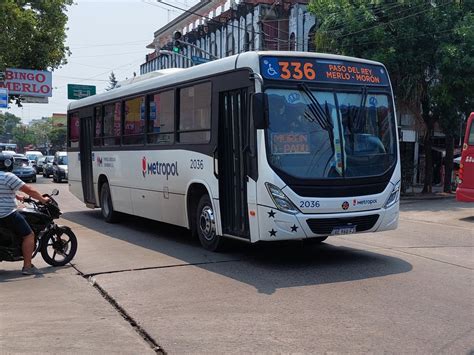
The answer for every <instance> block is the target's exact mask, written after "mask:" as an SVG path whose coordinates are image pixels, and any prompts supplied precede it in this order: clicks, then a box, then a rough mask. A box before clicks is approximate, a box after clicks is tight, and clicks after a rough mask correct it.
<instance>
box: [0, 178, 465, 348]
mask: <svg viewBox="0 0 474 355" xmlns="http://www.w3.org/2000/svg"><path fill="white" fill-rule="evenodd" d="M36 186H37V187H38V188H39V189H40V190H41V191H43V192H49V191H51V190H52V188H54V187H57V188H59V190H60V195H59V196H58V201H59V203H60V205H61V207H62V209H63V212H64V214H63V216H62V217H63V218H62V221H61V222H62V223H64V224H67V225H69V226H71V227H72V228H73V230H74V231H75V233H76V234H77V235H78V238H79V249H78V253H77V256H76V258H75V259H74V260H73V266H74V268H75V270H76V271H75V272H69V273H67V275H65V274H64V273H58V276H57V277H60V276H61V277H62V278H66V277H67V278H70V280H71V281H72V280H75V279H86V280H88V281H89V282H83V283H82V284H81V286H80V287H84V288H95V292H97V294H101V295H102V296H103V297H105V299H106V300H107V302H108V303H107V304H106V307H108V309H107V312H109V313H110V314H112V313H116V314H117V315H118V316H117V317H121V320H120V322H121V323H122V324H125V325H124V326H121V328H120V329H119V330H117V334H125V335H127V336H130V337H133V335H137V334H138V337H135V338H134V342H128V345H123V346H124V347H123V348H122V350H123V352H125V353H131V352H135V353H143V352H144V351H145V349H147V351H150V352H153V351H156V349H160V351H162V352H166V353H170V354H181V353H219V354H220V353H226V354H227V353H323V352H331V353H333V352H336V353H366V352H371V353H383V352H389V353H430V354H432V353H443V354H467V353H470V352H472V351H474V302H473V301H474V283H473V269H474V249H473V245H474V243H473V240H474V206H472V205H468V204H460V203H457V202H456V201H455V200H454V199H453V198H447V199H442V200H425V201H402V205H401V219H400V226H399V229H398V230H396V231H390V232H384V233H374V234H363V235H362V234H361V235H352V236H344V237H333V238H329V239H328V240H327V241H326V243H324V244H322V245H320V246H307V245H303V243H298V242H294V243H277V244H275V243H267V244H258V245H246V244H240V243H236V244H233V245H232V247H231V249H230V250H229V251H228V252H226V253H210V252H207V251H205V250H204V249H202V248H201V247H200V245H199V242H198V241H197V240H194V239H192V238H191V236H190V234H189V232H188V231H187V230H185V229H182V228H178V227H174V226H170V225H166V224H161V223H157V222H153V221H149V220H145V219H141V218H136V217H131V216H124V217H123V218H122V220H121V223H120V224H115V225H111V224H107V223H105V222H104V221H103V220H102V219H101V217H100V212H99V211H98V210H89V209H87V208H85V207H84V206H83V204H82V203H81V202H80V201H78V200H77V199H75V198H74V197H73V196H72V195H71V194H69V192H68V190H67V188H68V186H67V183H62V184H55V183H52V182H51V181H50V179H44V178H42V177H40V176H39V177H38V183H37V185H36ZM0 266H1V265H0ZM72 270H74V269H72ZM0 276H1V275H0ZM53 281H54V278H53V279H52V280H51V282H53ZM92 302H98V301H92ZM101 302H103V299H102V301H101ZM90 307H93V305H91V306H90ZM90 322H91V323H90V327H92V329H95V328H94V327H97V330H99V327H102V326H103V325H102V323H100V322H99V321H95V320H94V319H91V321H90ZM117 322H118V321H117ZM125 335H121V336H122V337H124V336H125ZM105 336H106V335H104V337H105ZM107 336H108V335H107ZM117 339H119V337H117ZM137 339H138V340H137ZM117 341H119V340H117ZM10 349H12V348H10ZM78 349H80V350H84V349H86V350H87V349H88V350H89V351H92V352H94V350H97V349H98V347H89V348H87V347H85V348H84V347H83V348H78Z"/></svg>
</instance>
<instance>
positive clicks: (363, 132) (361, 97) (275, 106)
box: [266, 86, 397, 179]
mask: <svg viewBox="0 0 474 355" xmlns="http://www.w3.org/2000/svg"><path fill="white" fill-rule="evenodd" d="M266 93H267V95H268V105H269V127H268V134H267V140H268V147H269V161H270V164H271V165H273V166H274V167H276V168H278V169H279V170H281V171H283V172H284V173H286V174H288V175H291V176H293V177H296V178H303V179H331V178H361V177H369V176H377V175H382V174H383V173H385V172H386V171H387V170H388V169H390V168H391V167H392V166H393V165H394V164H395V163H396V156H397V150H396V147H397V146H396V128H395V120H394V117H393V108H392V104H391V99H390V96H389V95H387V94H385V93H380V92H370V90H369V91H368V90H367V88H366V87H363V88H361V89H359V90H355V91H349V90H348V91H332V90H331V91H323V90H315V89H309V88H308V87H306V86H302V87H300V88H298V89H268V90H266Z"/></svg>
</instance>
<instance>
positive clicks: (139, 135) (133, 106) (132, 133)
mask: <svg viewBox="0 0 474 355" xmlns="http://www.w3.org/2000/svg"><path fill="white" fill-rule="evenodd" d="M144 132H145V97H144V96H140V97H136V98H133V99H130V100H126V101H125V118H124V127H123V144H143V138H144V136H143V133H144Z"/></svg>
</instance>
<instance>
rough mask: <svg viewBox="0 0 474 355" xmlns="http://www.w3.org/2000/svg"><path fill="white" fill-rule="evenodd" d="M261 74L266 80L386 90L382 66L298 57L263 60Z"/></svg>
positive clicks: (386, 81) (384, 72)
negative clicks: (337, 84) (372, 87)
mask: <svg viewBox="0 0 474 355" xmlns="http://www.w3.org/2000/svg"><path fill="white" fill-rule="evenodd" d="M260 70H261V73H262V76H263V77H264V78H265V79H273V80H291V81H311V82H321V83H343V84H352V85H353V84H356V85H376V86H388V77H387V73H386V71H385V69H384V68H383V67H381V66H377V65H372V64H365V63H357V62H348V61H337V60H326V59H324V60H323V59H313V58H297V57H262V58H261V59H260Z"/></svg>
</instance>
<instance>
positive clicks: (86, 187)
mask: <svg viewBox="0 0 474 355" xmlns="http://www.w3.org/2000/svg"><path fill="white" fill-rule="evenodd" d="M79 122H80V132H81V135H80V138H79V151H80V160H81V179H82V191H83V192H84V202H85V203H86V205H88V204H91V205H94V207H95V205H96V201H95V195H94V178H93V176H92V137H93V135H94V129H93V119H92V116H89V117H80V118H79Z"/></svg>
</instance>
